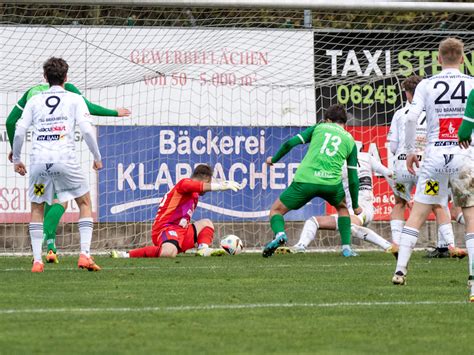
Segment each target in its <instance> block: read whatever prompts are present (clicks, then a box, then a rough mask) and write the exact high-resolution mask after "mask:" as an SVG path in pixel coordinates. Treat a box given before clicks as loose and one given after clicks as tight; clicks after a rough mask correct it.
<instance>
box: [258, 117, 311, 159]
mask: <svg viewBox="0 0 474 355" xmlns="http://www.w3.org/2000/svg"><path fill="white" fill-rule="evenodd" d="M314 128H315V126H312V127H309V128H307V129H305V130H304V131H303V132H301V133H298V134H297V135H296V136H294V137H292V138H290V139H289V140H287V141H286V142H285V143H283V144H282V146H281V147H280V149H278V152H277V153H276V154H275V155H274V156H273V157H268V158H267V164H269V165H271V164H275V163H277V162H278V161H279V160H280V159H281V158H283V157H284V156H285V155H286V154H288V152H289V151H290V150H292V149H293V148H294V147H296V146H297V145H299V144H307V143H309V142H311V137H312V136H313V131H314Z"/></svg>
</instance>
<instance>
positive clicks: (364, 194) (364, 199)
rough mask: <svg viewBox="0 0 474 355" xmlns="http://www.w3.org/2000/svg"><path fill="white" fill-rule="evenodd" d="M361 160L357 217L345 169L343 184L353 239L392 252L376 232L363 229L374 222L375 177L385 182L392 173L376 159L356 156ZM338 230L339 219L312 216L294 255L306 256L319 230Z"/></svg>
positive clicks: (389, 245)
mask: <svg viewBox="0 0 474 355" xmlns="http://www.w3.org/2000/svg"><path fill="white" fill-rule="evenodd" d="M357 159H358V164H359V166H358V171H357V174H358V177H359V206H360V207H361V208H362V213H361V214H359V215H355V214H354V211H353V210H352V201H351V198H350V194H349V183H348V181H347V172H346V171H347V169H345V168H344V167H343V169H342V171H343V174H342V179H343V180H342V183H343V186H344V191H345V192H346V206H347V208H348V210H349V213H350V214H351V222H352V228H351V231H352V235H353V236H355V237H357V238H360V239H363V240H366V241H368V242H370V243H373V244H375V245H377V246H379V247H380V248H382V249H384V250H386V251H389V250H390V249H391V244H390V242H388V241H386V240H385V239H384V238H382V237H381V236H379V235H378V234H377V233H375V232H374V231H372V230H370V229H368V228H364V227H363V226H367V225H368V224H369V223H370V222H372V220H373V218H374V212H375V209H374V193H373V180H372V179H373V175H374V173H378V174H381V175H383V176H384V177H385V178H386V179H389V178H390V177H391V176H392V171H391V170H390V169H388V168H387V167H385V166H384V165H382V163H380V161H378V160H377V159H375V158H374V157H373V156H372V155H371V154H369V153H364V152H361V153H359V154H358V156H357ZM320 229H323V230H336V229H337V215H332V216H313V217H311V218H310V219H308V220H307V221H306V222H305V224H304V227H303V230H302V231H301V234H300V239H299V240H298V243H296V244H295V245H294V246H293V248H292V249H293V251H295V252H304V251H305V250H306V248H307V247H308V245H309V244H310V243H311V241H313V240H314V239H315V238H316V234H317V232H318V230H320Z"/></svg>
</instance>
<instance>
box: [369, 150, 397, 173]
mask: <svg viewBox="0 0 474 355" xmlns="http://www.w3.org/2000/svg"><path fill="white" fill-rule="evenodd" d="M370 166H371V168H372V170H373V171H375V172H376V173H377V174H380V175H383V176H384V177H390V176H392V175H393V171H392V170H390V169H389V168H387V167H386V166H385V165H383V164H382V163H381V162H380V161H379V160H378V159H375V158H374V157H373V156H372V155H371V156H370Z"/></svg>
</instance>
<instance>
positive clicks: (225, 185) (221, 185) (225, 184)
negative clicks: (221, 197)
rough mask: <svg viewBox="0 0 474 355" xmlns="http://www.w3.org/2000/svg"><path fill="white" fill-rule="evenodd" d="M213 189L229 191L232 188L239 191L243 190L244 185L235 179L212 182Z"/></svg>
mask: <svg viewBox="0 0 474 355" xmlns="http://www.w3.org/2000/svg"><path fill="white" fill-rule="evenodd" d="M211 190H212V191H227V190H232V191H234V192H237V191H239V190H242V185H240V184H239V183H238V182H235V181H230V180H228V181H219V182H213V183H211Z"/></svg>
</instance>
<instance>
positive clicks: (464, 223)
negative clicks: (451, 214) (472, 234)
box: [456, 212, 466, 226]
mask: <svg viewBox="0 0 474 355" xmlns="http://www.w3.org/2000/svg"><path fill="white" fill-rule="evenodd" d="M456 222H458V223H459V224H462V225H463V226H464V225H466V221H465V220H464V214H463V213H462V212H461V213H459V214H458V216H457V217H456Z"/></svg>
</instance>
